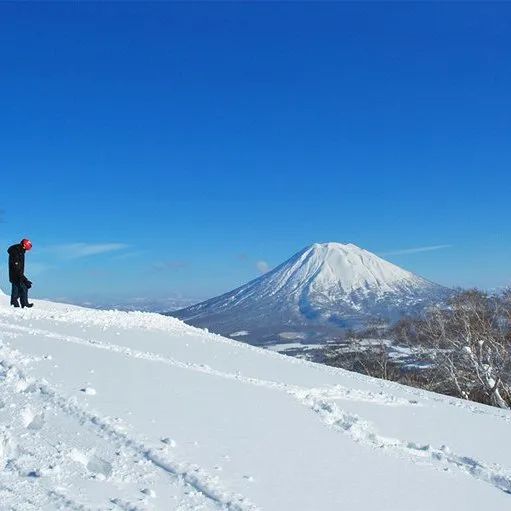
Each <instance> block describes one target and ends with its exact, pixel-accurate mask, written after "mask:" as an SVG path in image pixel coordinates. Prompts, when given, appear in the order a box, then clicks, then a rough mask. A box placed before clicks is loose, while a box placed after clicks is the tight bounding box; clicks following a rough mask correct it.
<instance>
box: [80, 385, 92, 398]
mask: <svg viewBox="0 0 511 511" xmlns="http://www.w3.org/2000/svg"><path fill="white" fill-rule="evenodd" d="M80 392H83V393H84V394H87V396H95V395H96V389H93V388H92V387H84V388H83V389H80Z"/></svg>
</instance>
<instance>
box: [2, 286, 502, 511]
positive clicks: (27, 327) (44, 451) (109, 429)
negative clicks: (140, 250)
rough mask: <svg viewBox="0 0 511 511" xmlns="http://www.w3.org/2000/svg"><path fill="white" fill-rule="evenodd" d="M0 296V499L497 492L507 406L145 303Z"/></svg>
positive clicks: (497, 497) (410, 505) (392, 508)
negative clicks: (285, 348)
mask: <svg viewBox="0 0 511 511" xmlns="http://www.w3.org/2000/svg"><path fill="white" fill-rule="evenodd" d="M35 303H36V306H35V307H34V308H33V309H31V310H20V309H16V310H15V309H12V308H9V307H8V299H7V297H5V296H4V297H0V467H1V468H2V470H1V472H0V509H1V510H8V509H9V510H11V509H14V510H53V509H65V510H180V511H186V510H192V509H193V510H219V509H224V510H232V511H248V510H258V509H260V510H268V511H270V510H271V511H301V510H303V511H312V510H321V511H329V510H341V509H342V510H349V511H375V510H377V511H432V510H446V511H447V510H453V509H463V510H465V511H470V510H474V511H476V510H477V511H480V510H481V509H483V508H484V509H491V510H492V511H499V510H507V509H509V508H510V505H511V466H510V465H511V462H510V460H511V442H510V441H509V438H510V426H511V414H510V413H509V412H507V411H502V410H499V409H493V408H489V407H486V406H483V405H478V404H474V403H469V402H464V401H460V400H456V399H450V398H446V397H442V396H439V395H435V394H431V393H426V392H423V391H419V390H417V389H412V388H407V387H403V386H400V385H397V384H393V383H388V382H382V381H378V380H374V379H370V378H367V377H363V376H361V375H358V374H354V373H348V372H345V371H342V370H336V369H333V368H328V367H326V366H320V365H315V364H312V363H308V362H304V361H302V360H298V359H293V358H290V357H284V356H281V355H279V354H277V353H273V352H270V351H266V350H261V349H258V348H255V347H252V346H249V345H246V344H241V343H238V342H236V341H232V340H228V339H224V338H222V337H220V336H217V335H213V334H209V333H207V332H204V331H202V330H198V329H195V328H192V327H189V326H187V325H185V324H184V323H181V322H180V321H178V320H177V319H174V318H170V317H165V316H160V315H157V314H150V313H135V312H117V311H97V310H90V309H83V308H80V307H75V306H69V305H61V304H53V303H47V302H42V301H36V302H35Z"/></svg>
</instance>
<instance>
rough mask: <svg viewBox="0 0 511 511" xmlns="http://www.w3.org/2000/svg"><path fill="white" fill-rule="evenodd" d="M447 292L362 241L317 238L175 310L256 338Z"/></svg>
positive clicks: (396, 310)
mask: <svg viewBox="0 0 511 511" xmlns="http://www.w3.org/2000/svg"><path fill="white" fill-rule="evenodd" d="M445 293H446V289H445V288H443V287H442V286H439V285H437V284H434V283H432V282H429V281H428V280H426V279H424V278H422V277H420V276H418V275H415V274H413V273H411V272H409V271H406V270H404V269H402V268H399V267H398V266H396V265H394V264H392V263H389V262H388V261H385V260H383V259H381V258H380V257H378V256H376V255H375V254H372V253H370V252H368V251H367V250H364V249H362V248H359V247H357V246H356V245H353V244H346V245H344V244H341V243H323V244H319V243H316V244H314V245H311V246H310V247H307V248H306V249H304V250H302V251H301V252H299V253H297V254H296V255H294V256H293V257H291V258H290V259H289V260H288V261H286V262H284V263H283V264H281V265H280V266H278V267H277V268H275V269H274V270H273V271H271V272H269V273H267V274H265V275H263V276H262V277H260V278H258V279H256V280H253V281H252V282H249V283H248V284H246V285H244V286H242V287H240V288H238V289H236V290H234V291H232V292H229V293H227V294H225V295H222V296H220V297H218V298H213V299H211V300H208V301H206V302H203V303H200V304H198V305H194V306H192V307H188V308H187V309H183V310H181V311H178V312H176V313H172V314H173V315H175V316H177V317H179V318H181V319H183V320H185V321H186V322H188V323H190V324H193V325H197V326H206V327H208V328H210V329H212V330H214V331H216V332H218V333H221V334H223V335H229V334H230V333H232V332H234V331H240V330H246V331H248V332H250V333H251V335H252V339H251V341H252V342H254V338H257V334H258V335H259V336H260V337H261V339H264V338H265V337H267V336H268V333H269V334H270V335H271V336H272V337H273V339H274V340H275V338H276V337H277V334H278V333H279V332H282V331H286V330H289V329H290V328H291V329H293V328H294V329H297V330H300V328H301V327H302V329H303V327H309V329H311V328H312V329H313V328H314V327H323V328H352V327H360V326H364V325H365V323H366V322H367V321H368V320H371V319H374V318H375V317H382V318H384V319H387V320H390V321H392V320H395V319H397V318H399V316H400V315H402V314H404V313H409V312H413V311H415V310H418V309H420V308H421V307H423V306H425V305H427V304H428V303H431V301H434V300H438V299H439V298H440V297H441V296H443V295H445ZM265 330H266V332H265ZM261 344H262V342H261Z"/></svg>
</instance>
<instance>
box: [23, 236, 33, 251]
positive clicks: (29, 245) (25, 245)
mask: <svg viewBox="0 0 511 511" xmlns="http://www.w3.org/2000/svg"><path fill="white" fill-rule="evenodd" d="M21 246H22V247H23V248H24V249H25V250H30V249H31V248H32V242H31V241H30V240H27V239H26V238H23V239H22V240H21Z"/></svg>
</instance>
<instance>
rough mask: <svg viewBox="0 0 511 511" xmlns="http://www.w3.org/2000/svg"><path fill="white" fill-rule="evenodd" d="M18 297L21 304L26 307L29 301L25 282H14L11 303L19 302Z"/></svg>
mask: <svg viewBox="0 0 511 511" xmlns="http://www.w3.org/2000/svg"><path fill="white" fill-rule="evenodd" d="M18 298H19V300H20V302H21V306H22V307H25V306H26V305H27V303H28V288H27V286H26V285H25V284H24V283H23V282H19V283H15V282H13V283H12V290H11V304H14V303H18Z"/></svg>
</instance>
